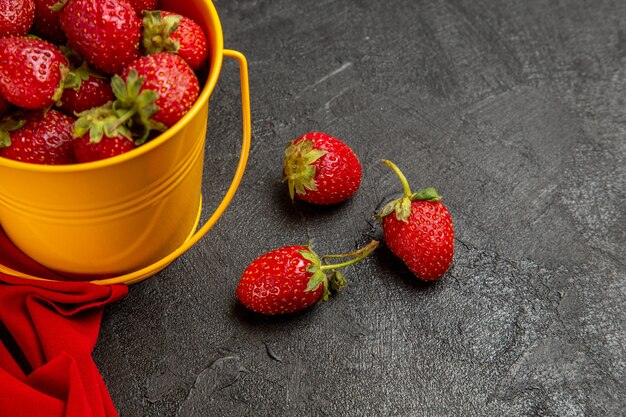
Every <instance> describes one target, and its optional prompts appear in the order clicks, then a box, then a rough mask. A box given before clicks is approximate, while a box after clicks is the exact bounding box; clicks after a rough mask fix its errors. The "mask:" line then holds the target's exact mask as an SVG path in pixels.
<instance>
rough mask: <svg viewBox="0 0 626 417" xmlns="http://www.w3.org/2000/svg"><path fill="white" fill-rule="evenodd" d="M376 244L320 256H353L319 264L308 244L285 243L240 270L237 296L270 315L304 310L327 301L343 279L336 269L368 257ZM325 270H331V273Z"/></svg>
mask: <svg viewBox="0 0 626 417" xmlns="http://www.w3.org/2000/svg"><path fill="white" fill-rule="evenodd" d="M377 246H378V242H377V241H372V242H371V243H370V244H369V245H367V246H365V247H363V248H362V249H360V250H358V251H356V252H353V253H349V254H343V255H330V256H325V257H323V258H321V259H322V260H324V259H325V258H338V257H341V258H344V257H351V258H352V259H350V260H348V261H346V262H343V263H340V264H334V265H327V264H326V263H325V262H324V264H322V262H321V261H320V258H319V257H318V256H317V254H316V253H315V252H313V250H312V249H311V248H310V247H307V246H284V247H281V248H278V249H274V250H273V251H270V252H268V253H266V254H264V255H261V256H260V257H258V258H257V259H255V260H254V261H252V263H250V265H248V267H247V268H246V269H245V271H244V272H243V275H242V277H241V280H240V281H239V284H238V285H237V299H238V300H239V301H240V302H241V303H242V304H243V305H244V306H246V307H247V308H249V309H250V310H253V311H256V312H257V313H261V314H267V315H273V314H285V313H293V312H296V311H300V310H303V309H305V308H307V307H309V306H311V305H312V304H313V303H315V302H317V301H319V300H320V299H321V300H324V301H325V300H327V299H328V296H329V294H330V291H331V290H332V291H334V292H336V291H339V290H340V289H341V288H342V287H343V286H345V285H346V280H345V279H344V278H343V276H342V274H341V273H340V272H339V271H338V269H339V268H343V267H345V266H348V265H352V264H353V263H356V262H358V261H360V260H361V259H363V258H365V257H366V256H368V255H369V254H370V253H372V251H374V249H376V247H377ZM325 271H330V276H327V275H326V272H325Z"/></svg>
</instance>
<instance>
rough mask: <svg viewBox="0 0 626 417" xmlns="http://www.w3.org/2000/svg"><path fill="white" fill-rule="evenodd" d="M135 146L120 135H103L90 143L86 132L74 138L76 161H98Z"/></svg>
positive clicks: (122, 152)
mask: <svg viewBox="0 0 626 417" xmlns="http://www.w3.org/2000/svg"><path fill="white" fill-rule="evenodd" d="M135 148H136V146H135V144H134V143H133V142H132V141H131V140H130V139H128V138H126V137H124V136H122V135H118V136H115V137H112V138H109V137H106V136H103V137H102V139H100V142H98V143H91V141H90V139H89V134H88V133H87V134H85V135H83V136H81V137H80V138H76V139H74V154H75V155H76V159H77V160H78V162H92V161H99V160H101V159H107V158H111V157H113V156H117V155H121V154H124V153H126V152H129V151H132V150H133V149H135Z"/></svg>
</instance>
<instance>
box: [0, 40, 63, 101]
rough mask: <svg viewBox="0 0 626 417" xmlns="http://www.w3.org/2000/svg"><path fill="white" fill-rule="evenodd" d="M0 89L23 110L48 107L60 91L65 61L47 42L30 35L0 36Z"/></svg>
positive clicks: (58, 51) (61, 89)
mask: <svg viewBox="0 0 626 417" xmlns="http://www.w3.org/2000/svg"><path fill="white" fill-rule="evenodd" d="M0 56H2V59H1V60H0V92H1V93H2V95H3V96H4V97H5V98H6V99H7V100H8V101H9V102H10V103H12V104H14V105H16V106H19V107H22V108H25V109H41V108H44V107H49V106H51V105H52V104H54V102H55V101H57V100H58V99H59V97H60V96H61V94H62V92H63V80H64V78H65V76H66V74H67V71H68V62H67V59H66V58H65V56H63V54H62V53H61V51H60V50H59V49H58V48H57V47H56V46H54V45H53V44H51V43H50V42H47V41H44V40H42V39H38V38H33V37H29V36H10V37H6V38H2V39H0Z"/></svg>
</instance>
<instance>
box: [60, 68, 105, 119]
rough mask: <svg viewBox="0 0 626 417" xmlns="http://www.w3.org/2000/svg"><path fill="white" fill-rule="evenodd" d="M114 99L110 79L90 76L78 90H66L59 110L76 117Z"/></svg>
mask: <svg viewBox="0 0 626 417" xmlns="http://www.w3.org/2000/svg"><path fill="white" fill-rule="evenodd" d="M114 98H115V97H113V90H111V85H110V82H109V79H108V78H100V77H96V76H94V75H90V76H89V78H88V79H86V80H83V81H82V82H81V83H80V87H79V88H78V90H75V89H73V88H66V89H65V90H64V91H63V95H62V96H61V100H60V102H61V104H60V106H59V108H60V109H61V110H63V111H64V112H65V113H67V114H70V115H75V114H77V113H81V112H83V111H85V110H89V109H91V108H94V107H98V106H101V105H103V104H105V103H107V102H109V101H111V100H114Z"/></svg>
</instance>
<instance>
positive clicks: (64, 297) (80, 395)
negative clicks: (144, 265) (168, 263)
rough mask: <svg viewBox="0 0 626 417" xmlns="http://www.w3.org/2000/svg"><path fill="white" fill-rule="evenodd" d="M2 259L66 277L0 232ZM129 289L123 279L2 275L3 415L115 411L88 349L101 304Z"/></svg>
mask: <svg viewBox="0 0 626 417" xmlns="http://www.w3.org/2000/svg"><path fill="white" fill-rule="evenodd" d="M0 261H1V262H2V263H3V264H4V265H6V266H10V267H12V268H13V269H16V270H19V271H22V272H26V273H30V274H33V275H37V276H40V277H44V278H54V279H59V278H61V276H60V275H58V274H56V273H54V272H52V271H49V270H47V269H45V268H44V267H42V266H41V265H38V264H36V263H35V262H33V261H32V260H30V259H29V258H28V257H26V256H25V255H24V254H22V253H21V252H20V251H19V250H18V249H16V248H15V247H14V246H13V245H12V244H11V242H10V241H9V240H8V238H7V237H6V235H4V233H2V232H0ZM127 293H128V287H127V286H125V285H109V286H100V285H95V284H90V283H88V282H48V281H33V280H25V279H20V278H15V277H11V276H7V275H4V274H0V416H3V417H39V416H42V417H44V416H45V417H111V416H117V412H116V410H115V407H114V406H113V402H112V401H111V397H110V396H109V393H108V391H107V389H106V386H105V384H104V381H103V380H102V376H101V375H100V372H99V371H98V368H97V367H96V365H95V363H94V362H93V359H92V357H91V353H92V351H93V348H94V346H95V344H96V340H97V338H98V332H99V330H100V320H101V318H102V312H103V309H104V306H105V305H107V304H108V303H111V302H113V301H117V300H120V299H122V298H124V296H126V294H127Z"/></svg>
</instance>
